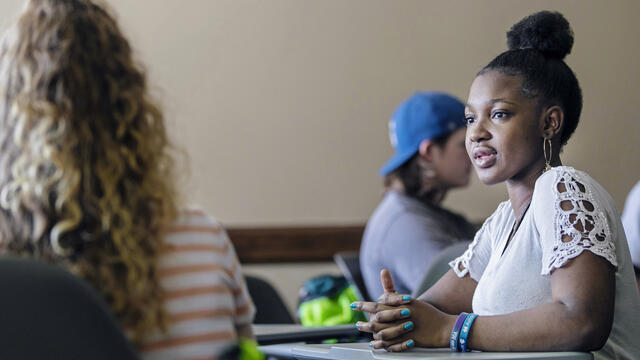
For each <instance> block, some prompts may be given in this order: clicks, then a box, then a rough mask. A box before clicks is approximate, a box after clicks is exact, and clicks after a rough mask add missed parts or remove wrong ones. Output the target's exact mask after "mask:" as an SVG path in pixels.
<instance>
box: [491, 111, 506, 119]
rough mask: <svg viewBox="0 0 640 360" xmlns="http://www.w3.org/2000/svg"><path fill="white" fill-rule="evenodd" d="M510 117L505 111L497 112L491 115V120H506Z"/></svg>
mask: <svg viewBox="0 0 640 360" xmlns="http://www.w3.org/2000/svg"><path fill="white" fill-rule="evenodd" d="M508 116H509V114H508V113H506V112H504V111H496V112H494V113H493V114H491V118H492V119H496V120H500V119H505V118H506V117H508Z"/></svg>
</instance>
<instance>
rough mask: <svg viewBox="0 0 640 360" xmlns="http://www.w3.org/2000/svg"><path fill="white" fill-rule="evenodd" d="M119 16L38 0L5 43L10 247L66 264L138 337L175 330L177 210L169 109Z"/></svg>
mask: <svg viewBox="0 0 640 360" xmlns="http://www.w3.org/2000/svg"><path fill="white" fill-rule="evenodd" d="M131 52H132V51H131V48H130V46H129V43H128V41H127V39H126V38H125V37H124V36H123V35H122V33H121V31H120V29H119V27H118V25H117V23H116V21H115V20H114V18H113V17H112V16H111V15H110V14H109V13H108V12H107V11H106V10H105V7H104V5H98V4H95V3H94V2H92V1H90V0H30V1H28V3H27V4H26V7H25V8H24V10H23V13H22V15H21V17H20V18H19V20H18V21H17V23H16V24H15V25H14V26H13V27H12V28H11V29H9V30H8V31H7V33H6V34H5V36H4V38H3V40H2V44H1V47H0V169H2V170H1V171H0V251H2V252H3V253H10V254H20V255H24V256H30V257H34V258H37V259H41V260H45V261H49V262H54V263H61V264H63V265H65V266H66V267H68V268H69V269H70V270H71V271H72V272H74V273H76V274H77V275H79V276H81V277H82V278H84V279H86V280H87V281H88V282H89V283H91V284H92V285H93V286H94V287H95V288H96V289H98V290H99V291H100V292H101V293H102V295H103V296H104V297H105V299H106V300H107V303H108V304H109V305H110V307H111V308H112V310H113V312H114V313H115V315H116V317H118V318H119V319H120V321H121V323H122V325H123V326H124V327H125V328H127V329H129V330H131V332H132V335H133V340H134V342H135V343H138V344H139V343H140V341H141V339H142V337H143V335H144V334H146V333H147V332H149V331H151V330H152V329H166V326H167V321H168V320H167V315H166V313H165V311H164V310H163V307H162V301H163V292H162V289H161V287H160V284H159V277H158V271H157V268H156V267H157V259H158V254H159V252H160V251H161V248H162V241H161V240H162V237H161V230H162V229H163V227H165V226H166V225H167V224H169V223H170V222H171V221H173V220H174V218H175V216H176V202H177V200H176V199H177V195H176V190H175V185H174V182H173V179H174V170H173V169H174V161H173V158H172V156H171V145H170V143H169V140H168V138H167V131H166V128H165V123H164V118H163V114H162V112H161V110H160V109H159V108H158V107H157V106H156V105H154V104H153V102H152V101H151V100H150V98H149V95H148V94H147V85H146V80H145V74H144V73H143V71H142V70H141V68H140V66H139V65H137V64H136V63H135V62H134V60H133V57H132V53H131Z"/></svg>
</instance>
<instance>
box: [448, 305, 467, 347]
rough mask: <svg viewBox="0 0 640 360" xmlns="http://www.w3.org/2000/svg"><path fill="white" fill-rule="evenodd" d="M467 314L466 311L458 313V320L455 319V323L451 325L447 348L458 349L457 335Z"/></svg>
mask: <svg viewBox="0 0 640 360" xmlns="http://www.w3.org/2000/svg"><path fill="white" fill-rule="evenodd" d="M467 315H469V314H467V313H466V312H462V313H460V315H458V320H456V323H455V325H453V330H451V336H450V337H449V348H450V349H451V351H460V348H459V344H458V335H459V334H460V329H462V324H464V321H465V320H466V319H467Z"/></svg>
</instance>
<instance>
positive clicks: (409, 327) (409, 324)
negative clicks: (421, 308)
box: [404, 321, 413, 330]
mask: <svg viewBox="0 0 640 360" xmlns="http://www.w3.org/2000/svg"><path fill="white" fill-rule="evenodd" d="M412 328H413V322H411V321H409V322H408V323H406V324H404V329H405V330H409V329H412Z"/></svg>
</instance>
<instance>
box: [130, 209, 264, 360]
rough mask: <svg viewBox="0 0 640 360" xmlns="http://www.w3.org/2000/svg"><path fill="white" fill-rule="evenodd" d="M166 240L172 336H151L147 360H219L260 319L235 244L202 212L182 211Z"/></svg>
mask: <svg viewBox="0 0 640 360" xmlns="http://www.w3.org/2000/svg"><path fill="white" fill-rule="evenodd" d="M164 240H165V244H166V245H167V249H166V251H164V252H163V253H162V255H161V256H160V259H159V264H158V265H159V268H158V271H159V275H160V281H161V285H162V287H163V289H164V291H165V308H166V310H167V313H168V315H169V318H170V324H169V331H168V332H167V333H166V334H162V333H160V332H159V331H157V332H153V333H150V334H149V335H148V336H147V338H146V339H145V340H144V342H143V344H142V346H141V348H140V350H141V352H142V356H143V359H145V360H169V359H181V360H187V359H188V360H196V359H209V360H210V359H215V358H216V357H217V355H218V354H219V353H220V352H221V351H222V350H223V349H224V348H225V347H227V346H228V345H230V344H231V343H232V342H233V341H235V340H236V339H237V334H236V328H237V327H239V326H243V325H248V324H251V322H252V321H253V316H254V314H255V308H254V306H253V303H252V301H251V298H250V297H249V292H248V291H247V287H246V284H245V282H244V277H243V274H242V271H241V269H240V264H239V262H238V258H237V256H236V253H235V250H234V249H233V245H232V244H231V242H230V241H229V238H228V237H227V235H226V233H225V232H224V230H223V229H222V228H221V227H220V225H218V224H217V223H216V222H215V220H213V219H212V218H210V217H209V216H207V215H206V214H205V213H204V212H203V211H202V210H196V209H190V210H185V211H183V212H181V215H180V217H179V219H178V220H177V221H176V223H175V224H174V225H173V226H171V227H169V228H168V229H167V231H166V232H165V235H164Z"/></svg>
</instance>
